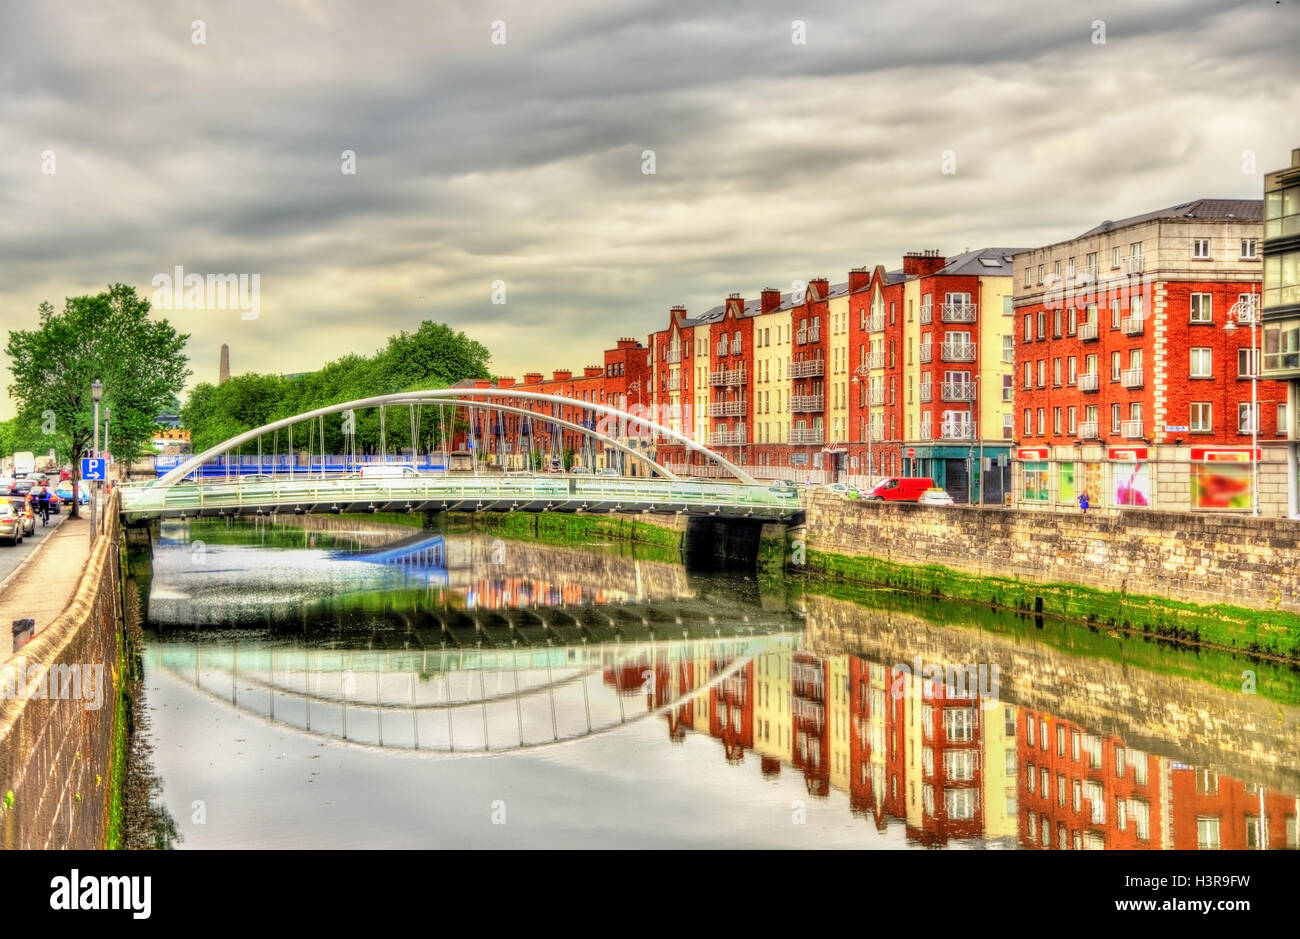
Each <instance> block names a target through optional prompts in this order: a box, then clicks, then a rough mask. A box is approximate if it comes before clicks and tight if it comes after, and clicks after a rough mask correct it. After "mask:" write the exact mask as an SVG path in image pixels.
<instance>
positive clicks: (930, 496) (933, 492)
mask: <svg viewBox="0 0 1300 939" xmlns="http://www.w3.org/2000/svg"><path fill="white" fill-rule="evenodd" d="M916 501H917V502H918V503H920V504H921V505H952V504H953V501H952V496H950V495H948V490H946V489H941V488H939V487H938V486H935V487H932V488H930V489H927V490H925V492H923V493H921V498H919V499H917V500H916Z"/></svg>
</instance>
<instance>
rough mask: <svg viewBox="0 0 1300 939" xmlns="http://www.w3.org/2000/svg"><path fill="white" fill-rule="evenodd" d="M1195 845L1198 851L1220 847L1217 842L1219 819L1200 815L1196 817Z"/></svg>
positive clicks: (1215, 849) (1213, 849) (1214, 849)
mask: <svg viewBox="0 0 1300 939" xmlns="http://www.w3.org/2000/svg"><path fill="white" fill-rule="evenodd" d="M1196 847H1197V850H1200V851H1217V850H1218V849H1219V848H1220V847H1222V845H1221V843H1220V842H1219V820H1218V819H1217V818H1207V817H1206V816H1203V815H1202V816H1200V817H1199V818H1197V819H1196Z"/></svg>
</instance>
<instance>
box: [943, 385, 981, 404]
mask: <svg viewBox="0 0 1300 939" xmlns="http://www.w3.org/2000/svg"><path fill="white" fill-rule="evenodd" d="M940 394H941V395H942V399H943V400H944V401H974V400H975V383H974V382H973V381H946V382H944V383H943V385H942V387H941V388H940Z"/></svg>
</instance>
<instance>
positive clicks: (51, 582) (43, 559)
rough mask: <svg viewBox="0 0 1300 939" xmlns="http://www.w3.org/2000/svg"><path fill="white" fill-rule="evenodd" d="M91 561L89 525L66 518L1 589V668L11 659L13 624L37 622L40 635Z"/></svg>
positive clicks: (82, 520)
mask: <svg viewBox="0 0 1300 939" xmlns="http://www.w3.org/2000/svg"><path fill="white" fill-rule="evenodd" d="M89 557H90V522H89V521H87V519H86V518H85V516H82V517H81V518H79V519H72V518H65V519H64V520H63V521H62V522H61V523H60V524H59V526H58V528H56V529H55V530H54V531H53V532H51V533H50V534H49V535H47V536H45V541H44V542H43V543H42V544H40V545H39V546H38V547H37V550H36V551H34V552H32V554H31V555H30V556H29V557H28V558H27V559H26V560H25V561H24V563H23V565H22V566H21V567H20V568H19V569H18V570H17V571H16V572H15V574H14V575H13V576H11V577H9V578H8V580H7V581H5V585H4V587H3V589H0V664H3V663H4V662H7V661H8V660H9V658H10V657H11V656H12V655H13V641H14V637H13V630H12V628H11V627H12V626H13V621H14V620H16V619H34V620H36V631H37V632H38V633H39V632H40V631H41V630H42V629H44V628H45V626H46V625H48V624H49V623H50V622H51V621H52V620H53V619H54V618H55V617H56V616H58V615H59V614H60V613H62V612H63V609H64V607H66V606H67V605H68V602H69V601H70V600H71V599H72V595H73V593H75V592H76V589H77V583H78V581H80V579H81V573H82V571H83V570H84V569H85V567H86V561H87V560H88V559H89Z"/></svg>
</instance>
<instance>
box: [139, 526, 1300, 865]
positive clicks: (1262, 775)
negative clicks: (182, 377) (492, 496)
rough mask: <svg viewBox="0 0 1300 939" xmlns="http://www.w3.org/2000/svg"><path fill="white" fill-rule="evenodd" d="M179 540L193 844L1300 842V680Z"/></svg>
mask: <svg viewBox="0 0 1300 939" xmlns="http://www.w3.org/2000/svg"><path fill="white" fill-rule="evenodd" d="M306 523H307V524H319V525H333V526H334V529H333V530H320V531H314V530H305V529H303V528H301V527H297V528H295V527H287V526H286V527H274V526H269V525H255V524H252V523H249V524H243V525H233V526H232V525H227V524H225V523H217V522H191V523H188V524H186V523H177V522H167V523H164V525H163V529H162V537H161V538H160V539H159V540H158V543H157V544H156V545H155V550H154V560H153V573H152V577H151V578H148V579H142V580H139V581H137V587H138V589H139V590H140V595H141V597H142V598H143V599H144V601H145V602H144V603H143V604H142V607H143V608H144V611H145V612H144V623H143V625H144V628H145V631H146V641H145V646H144V649H143V650H142V651H143V662H144V678H145V681H144V688H145V692H144V694H145V697H144V701H143V706H144V707H145V708H146V709H147V712H148V715H149V720H150V725H151V726H150V730H149V733H150V738H151V742H152V744H153V763H154V771H155V773H156V774H157V776H158V778H159V780H160V789H159V792H158V795H157V799H158V801H159V802H160V803H161V805H162V807H163V808H164V809H165V810H166V812H167V813H168V814H170V816H171V817H172V818H173V819H174V821H175V824H176V829H177V831H178V833H179V835H180V840H179V842H178V844H177V845H176V846H177V847H180V848H218V847H259V848H279V847H285V848H289V847H293V848H300V847H322V848H329V847H361V848H416V847H421V848H423V847H498V846H510V847H550V846H564V847H605V846H610V847H621V846H628V847H682V846H687V847H690V846H699V847H733V846H734V847H742V846H743V847H860V848H912V847H922V846H925V847H951V848H979V847H1003V848H1015V847H1019V848H1037V849H1046V848H1051V849H1080V848H1150V849H1170V848H1198V847H1200V848H1206V849H1211V848H1274V849H1276V848H1287V847H1291V848H1294V847H1295V846H1296V844H1297V835H1296V817H1297V809H1298V808H1300V799H1298V794H1300V706H1298V702H1300V673H1298V672H1297V670H1296V669H1295V668H1293V667H1291V666H1286V665H1280V664H1276V663H1268V662H1259V661H1254V660H1251V659H1248V658H1245V657H1242V656H1236V655H1230V654H1227V653H1220V652H1213V651H1206V650H1195V649H1184V648H1176V647H1173V646H1170V645H1168V644H1164V643H1158V642H1154V641H1150V640H1147V639H1144V638H1142V637H1123V636H1119V635H1116V634H1110V633H1107V632H1105V631H1097V630H1090V629H1088V628H1086V627H1083V626H1079V625H1074V624H1065V623H1058V622H1053V621H1047V622H1044V621H1043V620H1041V619H1039V620H1035V619H1034V618H1033V617H1024V616H1016V615H1013V614H1005V613H995V612H991V611H989V610H986V609H977V608H971V607H964V606H960V605H956V604H945V603H941V602H937V601H930V600H924V599H919V598H913V597H908V596H904V595H899V594H896V593H892V592H887V591H875V590H869V589H863V588H853V587H847V586H845V585H836V584H829V583H823V582H819V581H816V580H804V579H803V578H799V577H791V578H785V577H782V576H780V575H772V576H769V575H763V576H759V577H755V576H754V575H752V574H751V575H748V576H745V575H702V574H694V573H689V572H687V571H686V570H685V569H684V568H683V567H682V566H681V564H680V563H679V562H678V560H677V558H676V557H675V555H674V553H672V552H664V551H662V550H656V549H645V550H636V551H634V550H632V549H631V548H629V547H628V546H625V545H624V546H616V545H607V544H582V543H569V544H563V545H546V544H539V543H536V542H533V541H523V540H508V539H502V538H496V537H493V536H492V534H490V533H484V532H481V531H479V532H473V531H467V532H465V533H462V534H451V533H448V534H445V535H439V534H437V533H434V532H427V531H421V530H420V529H418V528H412V527H408V526H405V525H400V524H396V523H392V522H388V521H376V520H373V519H363V520H352V521H349V520H347V519H330V520H316V519H307V520H306Z"/></svg>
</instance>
